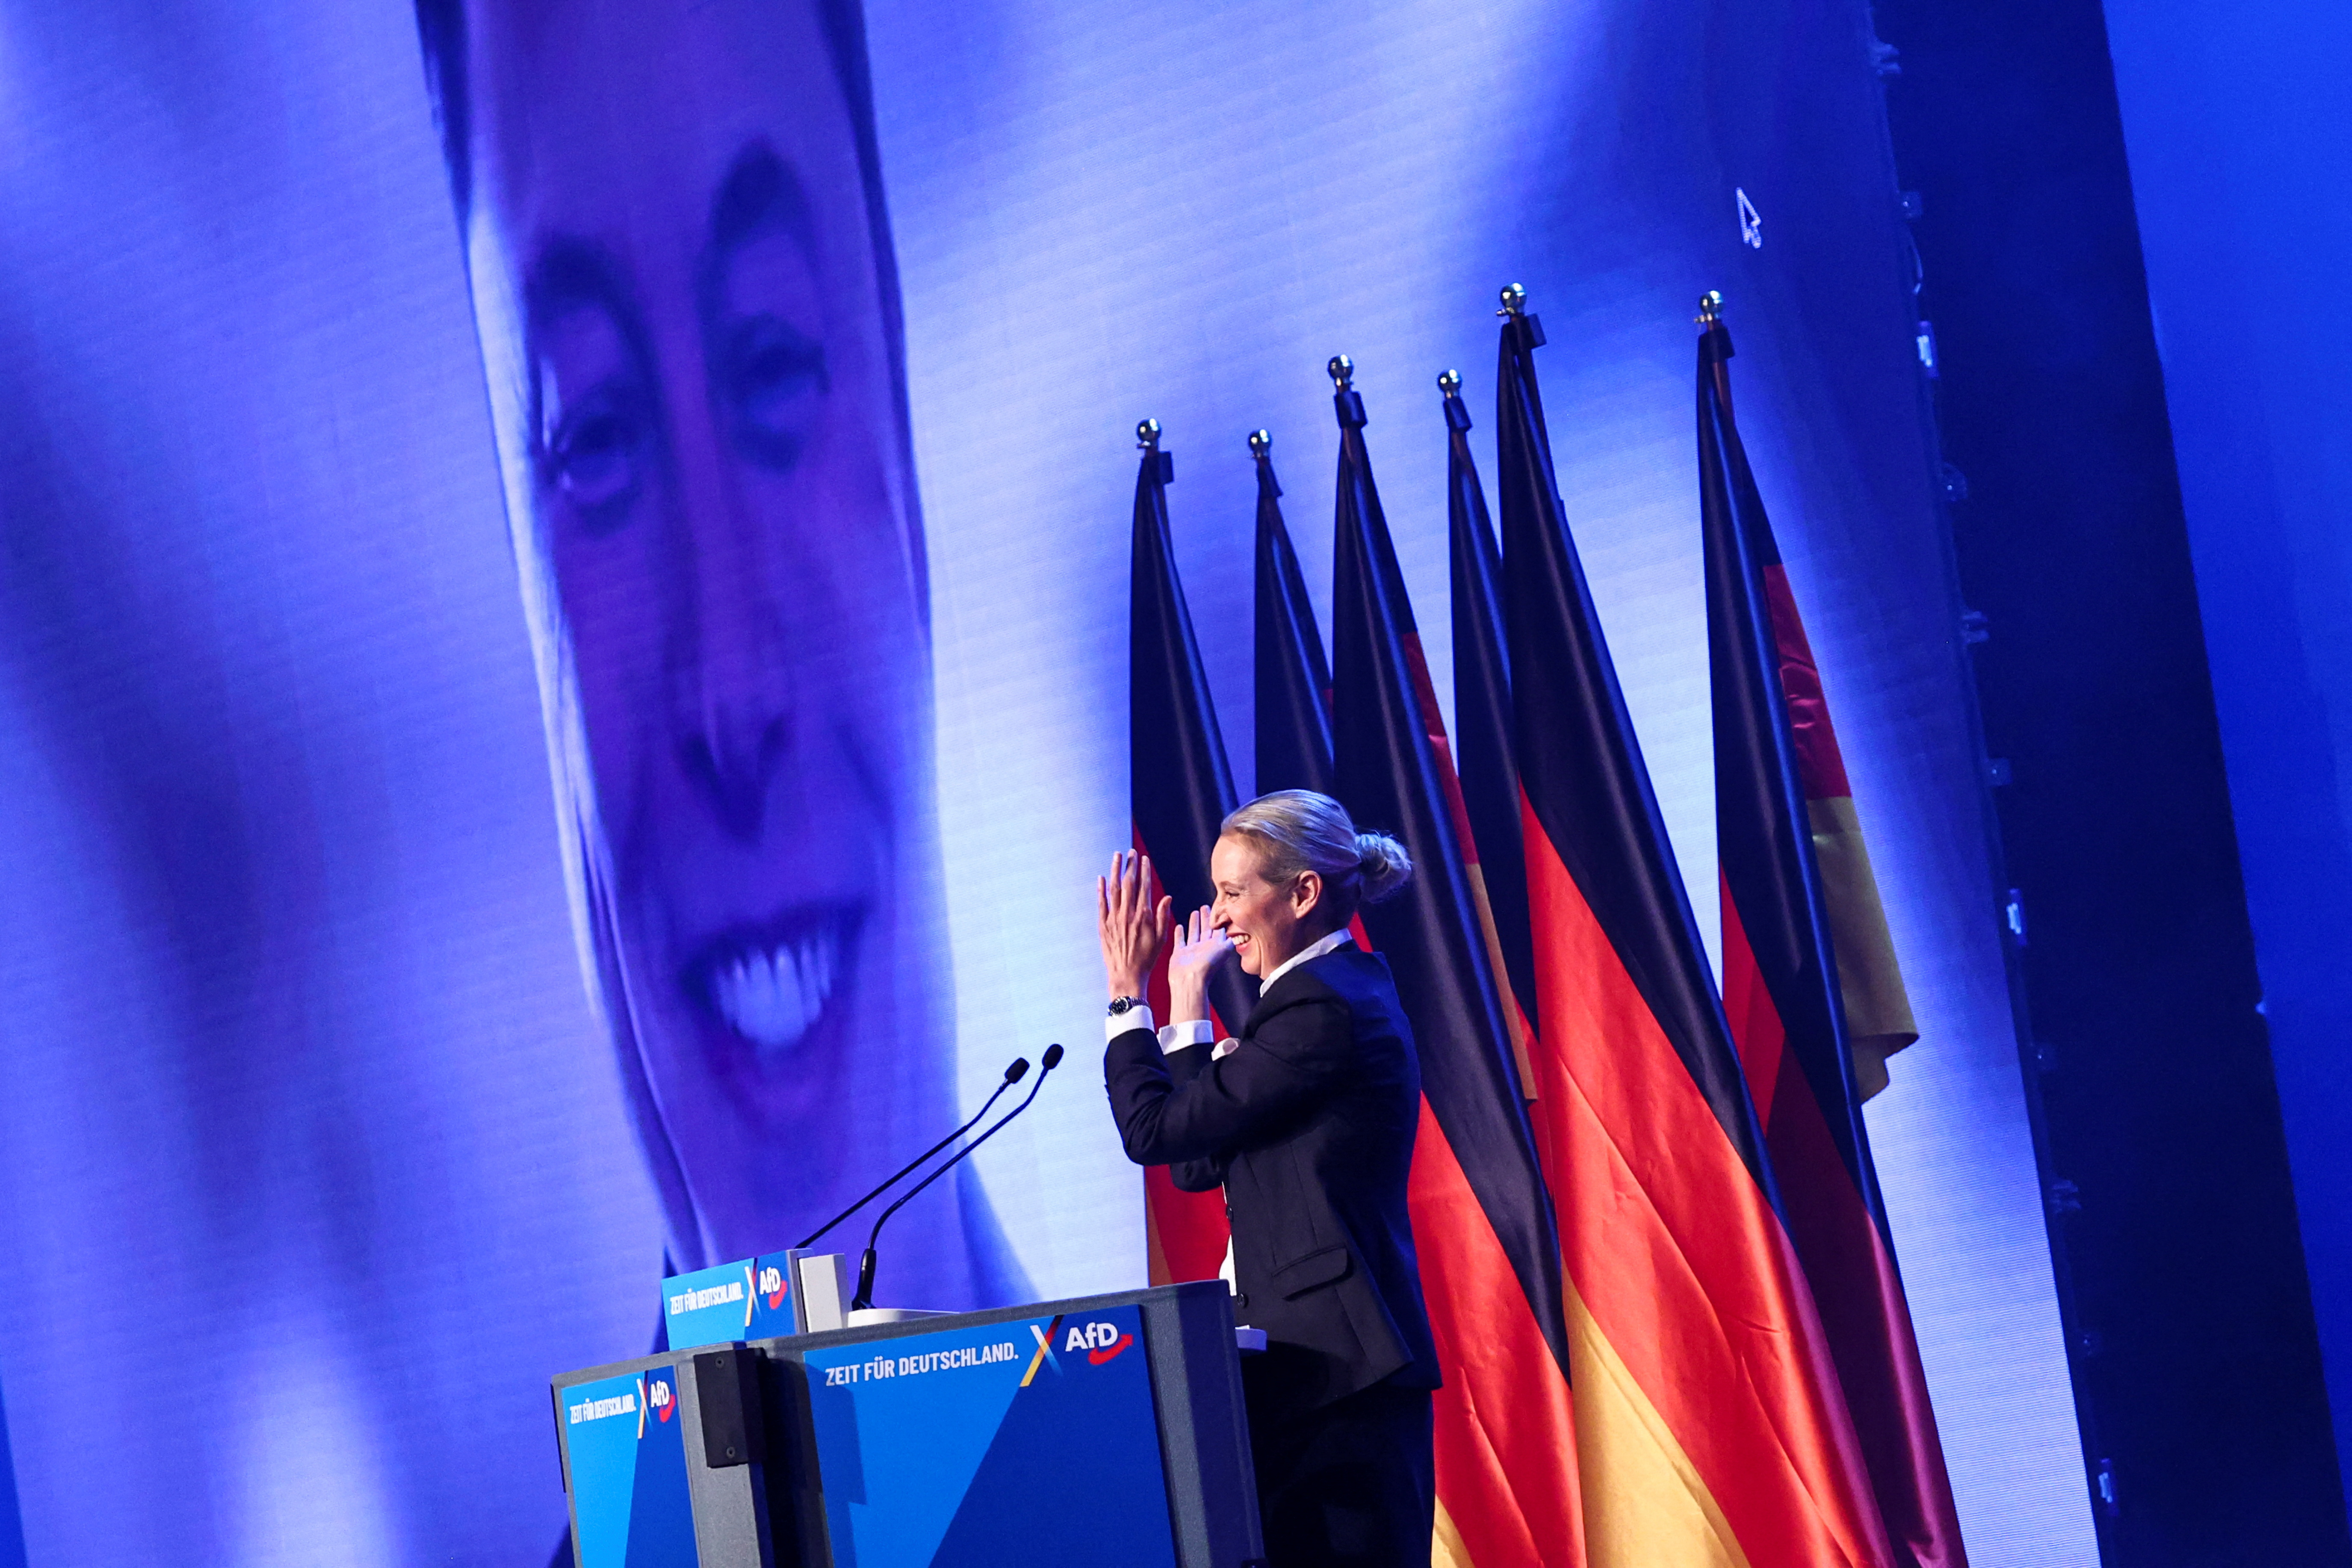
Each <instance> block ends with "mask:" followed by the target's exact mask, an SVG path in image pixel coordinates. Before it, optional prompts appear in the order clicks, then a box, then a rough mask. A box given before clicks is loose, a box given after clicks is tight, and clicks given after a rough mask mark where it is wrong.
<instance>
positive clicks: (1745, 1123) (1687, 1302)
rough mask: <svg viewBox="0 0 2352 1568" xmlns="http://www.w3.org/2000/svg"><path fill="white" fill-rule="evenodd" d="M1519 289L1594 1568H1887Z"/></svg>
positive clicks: (1555, 1099) (1530, 678)
mask: <svg viewBox="0 0 2352 1568" xmlns="http://www.w3.org/2000/svg"><path fill="white" fill-rule="evenodd" d="M1524 301H1525V295H1524V294H1523V293H1521V292H1520V291H1519V290H1517V289H1516V288H1514V289H1509V290H1506V293H1505V314H1506V321H1505V322H1504V326H1503V334H1502V345H1501V353H1500V356H1499V357H1500V370H1499V385H1498V386H1497V389H1496V405H1497V407H1496V456H1497V458H1498V469H1499V472H1498V474H1497V479H1496V494H1497V499H1498V501H1499V506H1500V510H1501V512H1502V524H1503V560H1504V562H1505V563H1506V564H1507V566H1508V568H1509V570H1508V571H1507V573H1506V574H1505V576H1504V579H1503V603H1504V611H1505V616H1506V621H1507V627H1508V634H1509V647H1510V658H1511V696H1512V706H1513V709H1514V712H1515V718H1516V721H1517V722H1516V724H1515V726H1514V729H1515V734H1514V739H1515V741H1516V742H1517V744H1516V747H1515V755H1516V757H1517V763H1518V768H1519V785H1520V803H1521V816H1520V826H1521V832H1522V835H1523V837H1524V840H1525V846H1526V853H1527V863H1528V906H1529V910H1530V913H1531V916H1532V921H1531V923H1532V929H1533V931H1534V945H1535V963H1536V992H1537V1034H1538V1047H1537V1050H1538V1054H1537V1058H1536V1071H1537V1077H1538V1083H1539V1089H1540V1093H1539V1097H1538V1099H1537V1100H1535V1101H1534V1102H1533V1106H1534V1114H1535V1118H1536V1121H1537V1126H1538V1146H1539V1147H1540V1148H1541V1150H1542V1152H1543V1154H1544V1159H1545V1171H1546V1174H1547V1175H1549V1178H1550V1182H1551V1190H1552V1193H1553V1195H1554V1198H1555V1201H1556V1202H1557V1204H1558V1205H1559V1224H1560V1235H1561V1242H1562V1248H1563V1254H1564V1256H1565V1258H1566V1260H1567V1269H1566V1272H1567V1277H1568V1310H1569V1315H1570V1362H1571V1365H1572V1366H1573V1368H1574V1371H1575V1389H1576V1424H1577V1436H1578V1442H1579V1447H1580V1455H1581V1458H1582V1460H1583V1478H1584V1489H1585V1514H1584V1517H1585V1531H1586V1540H1587V1543H1588V1547H1589V1551H1590V1556H1591V1562H1592V1563H1594V1564H1596V1565H1599V1568H1698V1565H1701V1564H1706V1565H1718V1564H1719V1565H1725V1568H1730V1565H1739V1568H1839V1565H1844V1564H1853V1565H1855V1568H1890V1565H1891V1557H1890V1554H1889V1551H1888V1548H1887V1544H1886V1536H1885V1530H1884V1529H1883V1528H1882V1526H1881V1525H1880V1523H1879V1521H1878V1515H1877V1510H1876V1508H1875V1507H1874V1504H1873V1502H1872V1500H1871V1495H1870V1486H1869V1480H1868V1478H1867V1476H1866V1474H1865V1472H1864V1466H1863V1461H1862V1458H1861V1455H1860V1454H1859V1452H1858V1451H1857V1448H1856V1445H1855V1442H1854V1438H1853V1429H1852V1427H1851V1426H1849V1425H1848V1423H1847V1419H1846V1414H1845V1409H1844V1406H1843V1402H1842V1400H1841V1399H1840V1397H1839V1394H1838V1387H1837V1374H1836V1373H1835V1371H1834V1369H1833V1368H1832V1365H1831V1363H1830V1358H1829V1352H1828V1349H1827V1347H1826V1346H1825V1345H1824V1344H1823V1342H1822V1331H1821V1324H1820V1321H1819V1320H1818V1319H1817V1318H1816V1316H1815V1314H1814V1310H1813V1305H1812V1299H1811V1294H1810V1293H1809V1292H1808V1291H1807V1289H1806V1287H1805V1280H1804V1276H1803V1273H1802V1271H1801V1268H1799V1266H1798V1263H1797V1258H1796V1254H1795V1249H1794V1248H1793V1247H1791V1245H1790V1241H1789V1237H1788V1234H1787V1232H1786V1230H1785V1229H1784V1228H1783V1226H1782V1224H1781V1219H1780V1213H1779V1210H1778V1206H1777V1203H1776V1194H1775V1193H1774V1190H1773V1183H1772V1175H1771V1171H1770V1167H1769V1164H1768V1163H1767V1162H1766V1158H1765V1153H1764V1147H1763V1140H1762V1135H1761V1133H1760V1131H1759V1128H1758V1126H1757V1121H1756V1115H1755V1112H1754V1110H1753V1109H1752V1108H1751V1106H1750V1104H1749V1101H1748V1088H1747V1084H1746V1082H1745V1081H1744V1079H1742V1078H1741V1076H1740V1069H1739V1058H1738V1055H1737V1053H1736V1052H1735V1051H1734V1049H1733V1047H1732V1042H1731V1036H1730V1030H1729V1028H1728V1027H1727V1026H1726V1024H1725V1022H1724V1016H1723V1008H1722V1005H1721V1004H1720V1003H1719V1002H1718V1001H1717V998H1716V994H1715V989H1714V986H1713V984H1712V983H1711V981H1710V978H1709V975H1708V973H1707V966H1706V956H1705V954H1704V952H1702V951H1701V948H1700V945H1699V939H1698V931H1697V927H1696V923H1695V922H1694V921H1693V919H1692V916H1691V911H1690V905H1689V900H1687V899H1686V898H1685V895H1684V892H1683V884H1682V879H1681V876H1680V875H1679V873H1678V872H1677V871H1676V869H1675V862H1674V854H1673V851H1672V849H1671V848H1670V847H1669V846H1668V844H1667V841H1666V835H1665V827H1664V823H1663V821H1662V820H1661V818H1660V817H1659V815H1658V807H1657V802H1656V799H1655V797H1654V795H1653V794H1652V792H1651V787H1650V779H1649V773H1648V772H1647V770H1646V769H1645V768H1644V767H1643V762H1642V754H1641V751H1640V748H1639V746H1638V744H1637V743H1636V742H1635V740H1634V736H1633V724H1632V722H1631V721H1630V720H1629V719H1628V717H1627V715H1626V710H1625V701H1624V697H1623V694H1622V691H1621V690H1620V689H1619V687H1618V684H1617V675H1616V671H1615V668H1613V667H1612V664H1611V663H1610V659H1609V651H1608V647H1607V645H1606V644H1605V643H1604V642H1603V640H1602V638H1601V625H1600V621H1599V618H1598V617H1597V616H1595V614H1594V613H1593V607H1592V598H1591V593H1590V592H1589V590H1588V589H1587V587H1586V584H1585V580H1584V572H1583V568H1582V566H1581V564H1580V563H1579V562H1578V560H1577V556H1576V551H1575V547H1574V545H1573V544H1572V543H1571V542H1570V539H1569V536H1568V531H1567V529H1566V527H1565V526H1564V522H1563V519H1562V515H1561V507H1560V504H1559V492H1558V490H1557V489H1556V488H1555V485H1554V482H1553V479H1552V464H1551V452H1550V446H1549V438H1548V437H1547V435H1546V432H1545V427H1544V421H1543V407H1542V401H1541V397H1540V395H1539V393H1538V389H1537V384H1536V374H1535V350H1536V348H1537V346H1538V344H1539V343H1540V342H1542V341H1543V340H1542V335H1541V331H1540V329H1539V327H1538V324H1537V322H1536V321H1535V319H1534V318H1533V317H1531V316H1528V315H1526V314H1525V313H1524V310H1523V307H1524Z"/></svg>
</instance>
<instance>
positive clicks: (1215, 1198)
mask: <svg viewBox="0 0 2352 1568" xmlns="http://www.w3.org/2000/svg"><path fill="white" fill-rule="evenodd" d="M1136 434H1137V436H1138V437H1139V438H1140V441H1141V445H1142V447H1143V461H1142V463H1141V465H1140V467H1139V468H1138V470H1137V472H1136V476H1135V536H1134V544H1133V552H1132V555H1131V557H1130V562H1131V565H1130V574H1129V587H1128V645H1127V647H1128V665H1127V689H1128V721H1127V731H1128V748H1127V750H1128V766H1129V784H1128V799H1129V805H1130V807H1131V811H1132V815H1133V817H1134V824H1135V847H1136V848H1137V849H1138V850H1139V851H1141V852H1142V853H1143V854H1145V855H1147V856H1149V857H1150V859H1151V869H1152V874H1153V878H1154V881H1155V883H1156V885H1155V887H1154V888H1153V889H1152V896H1153V897H1154V898H1155V899H1156V898H1158V897H1159V896H1160V894H1161V893H1165V894H1166V895H1167V896H1169V897H1170V898H1171V899H1173V900H1175V903H1176V908H1177V909H1178V910H1186V911H1189V910H1195V909H1198V908H1200V906H1202V904H1205V903H1207V902H1209V901H1210V887H1209V851H1210V850H1211V849H1213V848H1214V847H1216V842H1217V829H1218V827H1219V826H1220V825H1222V824H1223V822H1224V820H1225V816H1226V814H1227V813H1228V812H1230V811H1232V810H1233V809H1234V806H1235V805H1237V804H1239V803H1238V802H1236V801H1235V800H1234V772H1233V768H1232V766H1231V764H1229V763H1227V762H1226V761H1225V741H1224V735H1223V732H1222V731H1219V730H1218V728H1217V713H1216V708H1215V706H1214V704H1213V703H1212V702H1211V701H1210V700H1209V682H1208V678H1207V677H1206V676H1205V675H1204V674H1203V673H1202V669H1201V648H1200V644H1199V643H1198V642H1196V641H1195V640H1194V639H1193V637H1192V613H1191V612H1190V611H1189V610H1187V609H1186V608H1185V607H1184V587H1183V584H1181V583H1180V582H1178V581H1177V578H1176V561H1175V557H1174V555H1173V553H1172V552H1171V544H1170V541H1169V537H1168V486H1169V484H1170V483H1171V481H1173V479H1175V477H1176V465H1175V460H1174V458H1173V457H1172V455H1171V454H1170V453H1167V452H1163V451H1161V450H1160V422H1159V421H1158V420H1156V419H1147V420H1145V421H1144V422H1143V423H1142V424H1141V425H1139V426H1136ZM1150 1003H1151V1010H1152V1015H1153V1016H1155V1017H1157V1018H1160V1019H1165V1018H1166V1017H1167V1016H1168V965H1167V960H1166V957H1165V955H1162V958H1161V961H1160V966H1159V967H1158V968H1156V969H1155V970H1153V971H1152V974H1151V995H1150ZM1209 1005H1210V1006H1211V1008H1212V1009H1213V1011H1214V1012H1215V1013H1216V1015H1217V1022H1218V1026H1219V1029H1220V1031H1221V1032H1223V1033H1228V1034H1229V1033H1232V1032H1234V1031H1235V1030H1238V1029H1239V1028H1240V1027H1241V1026H1242V1024H1243V1021H1244V1019H1246V1018H1247V1017H1248V1016H1249V993H1248V990H1247V988H1246V985H1245V984H1244V976H1243V975H1241V974H1240V973H1237V972H1236V971H1235V970H1234V966H1233V965H1231V964H1227V965H1225V966H1224V971H1223V973H1221V974H1219V975H1217V976H1216V977H1215V978H1214V979H1213V980H1212V981H1211V983H1210V990H1209ZM1143 1193H1144V1218H1145V1225H1146V1226H1147V1231H1148V1237H1149V1246H1150V1259H1151V1282H1152V1283H1153V1284H1155V1285H1165V1284H1169V1283H1171V1282H1173V1281H1177V1280H1182V1279H1214V1278H1216V1275H1217V1270H1218V1268H1219V1267H1220V1266H1221V1265H1222V1264H1223V1262H1224V1257H1225V1244H1226V1241H1227V1238H1228V1234H1229V1233H1228V1231H1227V1228H1226V1225H1225V1205H1224V1200H1223V1195H1222V1194H1217V1193H1185V1192H1180V1191H1178V1190H1177V1188H1176V1184H1175V1183H1174V1182H1173V1181H1171V1180H1170V1178H1169V1174H1168V1167H1166V1166H1165V1165H1153V1166H1150V1167H1148V1168H1146V1170H1145V1171H1144V1173H1143Z"/></svg>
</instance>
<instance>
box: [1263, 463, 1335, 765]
mask: <svg viewBox="0 0 2352 1568" xmlns="http://www.w3.org/2000/svg"><path fill="white" fill-rule="evenodd" d="M1249 445H1250V456H1251V457H1253V458H1255V459H1256V460H1257V647H1256V656H1257V657H1256V661H1255V668H1256V677H1257V686H1256V690H1257V793H1258V794H1260V795H1271V794H1273V793H1274V792H1275V791H1276V790H1278V789H1311V790H1313V791H1314V792H1315V793H1316V794H1318V795H1332V796H1334V797H1335V798H1336V797H1337V794H1338V792H1337V790H1336V789H1335V788H1334V787H1333V784H1332V782H1331V667H1330V664H1329V662H1328V661H1327V660H1326V659H1325V658H1324V657H1323V634H1322V633H1321V632H1320V631H1318V630H1317V629H1316V626H1315V605H1314V602H1313V601H1312V600H1310V599H1308V598H1307V575H1306V574H1305V573H1303V572H1301V571H1300V570H1299V569H1298V552H1297V551H1296V550H1294V549H1292V548H1291V544H1290V530H1289V529H1288V528H1286V527H1285V526H1284V525H1283V521H1282V484H1281V482H1280V481H1279V480H1277V479H1276V478H1275V477H1274V437H1271V436H1269V435H1267V434H1266V432H1265V431H1263V430H1258V431H1255V432H1253V433H1252V434H1251V436H1250V439H1249Z"/></svg>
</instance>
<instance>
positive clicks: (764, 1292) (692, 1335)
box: [662, 1252, 800, 1351]
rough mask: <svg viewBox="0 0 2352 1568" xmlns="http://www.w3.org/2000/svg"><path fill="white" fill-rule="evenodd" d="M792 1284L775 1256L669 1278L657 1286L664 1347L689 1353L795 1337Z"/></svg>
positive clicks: (786, 1267) (785, 1266) (783, 1264)
mask: <svg viewBox="0 0 2352 1568" xmlns="http://www.w3.org/2000/svg"><path fill="white" fill-rule="evenodd" d="M792 1279H793V1271H792V1268H791V1267H790V1266H789V1260H788V1259H787V1258H786V1257H785V1255H784V1254H782V1253H781V1252H771V1253H763V1254H761V1256H760V1257H758V1258H741V1259H740V1260H738V1261H736V1262H733V1263H721V1264H718V1265H716V1266H714V1267H712V1268H698V1269H696V1270H695V1271H694V1272H693V1273H691V1274H677V1275H672V1276H671V1277H670V1278H669V1279H665V1280H663V1281H662V1321H663V1323H664V1324H666V1325H667V1327H668V1330H669V1348H670V1349H672V1350H674V1351H690V1350H694V1349H696V1348H698V1346H702V1345H723V1344H726V1343H728V1342H730V1341H734V1340H764V1339H773V1338H778V1337H781V1336H782V1335H784V1334H796V1333H798V1332H800V1326H799V1324H797V1323H796V1322H794V1321H793V1299H792V1296H793V1292H792Z"/></svg>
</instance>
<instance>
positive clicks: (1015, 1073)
mask: <svg viewBox="0 0 2352 1568" xmlns="http://www.w3.org/2000/svg"><path fill="white" fill-rule="evenodd" d="M1056 1048H1058V1047H1056ZM1028 1076H1029V1058H1027V1057H1014V1058H1013V1065H1012V1066H1011V1067H1009V1068H1005V1069H1004V1081H1003V1083H1000V1084H998V1085H997V1086H996V1092H995V1093H994V1094H992V1095H990V1096H989V1097H988V1100H987V1103H986V1104H983V1105H982V1107H981V1108H980V1110H979V1111H978V1113H977V1114H975V1115H974V1116H973V1117H972V1119H971V1121H967V1122H965V1123H964V1124H963V1125H962V1126H961V1127H959V1128H957V1129H956V1130H955V1131H952V1132H950V1133H949V1134H948V1135H947V1136H946V1137H944V1138H942V1139H940V1141H939V1142H936V1143H934V1144H932V1145H931V1146H930V1147H929V1148H928V1149H926V1150H924V1151H923V1152H921V1153H919V1154H918V1155H916V1156H915V1157H914V1158H913V1159H911V1160H909V1161H908V1162H907V1163H905V1164H903V1165H901V1166H899V1167H898V1169H897V1170H896V1171H893V1172H892V1173H890V1179H889V1180H888V1181H887V1182H884V1183H883V1184H881V1185H880V1186H878V1187H876V1188H875V1189H874V1190H873V1191H872V1192H870V1193H868V1194H866V1195H865V1196H864V1197H862V1198H860V1199H858V1200H857V1201H856V1203H854V1204H852V1205H849V1206H848V1207H847V1208H845V1209H844V1210H842V1211H841V1212H840V1213H839V1214H837V1215H834V1216H833V1217H832V1218H831V1219H829V1220H827V1221H825V1222H824V1224H823V1225H821V1226H817V1227H816V1228H815V1229H814V1230H813V1231H811V1232H809V1234H808V1235H807V1236H806V1237H803V1238H802V1240H801V1244H800V1246H799V1247H795V1248H793V1250H794V1251H796V1252H798V1251H805V1250H806V1249H807V1247H808V1244H809V1243H810V1242H812V1241H814V1240H815V1239H816V1238H817V1237H821V1236H823V1235H824V1233H825V1232H826V1231H828V1230H831V1229H832V1228H833V1227H834V1226H837V1225H839V1224H840V1223H841V1222H842V1221H843V1220H845V1219H847V1218H848V1217H849V1216H850V1215H854V1214H856V1212H857V1211H858V1210H859V1209H862V1208H864V1207H865V1206H866V1205H867V1204H870V1203H872V1202H873V1201H874V1200H875V1199H876V1198H878V1197H880V1196H881V1195H882V1194H884V1193H886V1192H888V1191H889V1190H890V1189H891V1188H892V1187H893V1186H895V1185H897V1184H898V1183H899V1182H900V1181H901V1180H903V1179H904V1178H905V1177H906V1175H907V1173H908V1172H909V1171H912V1170H913V1169H914V1168H915V1167H916V1166H918V1165H919V1164H921V1163H923V1162H924V1161H926V1160H928V1159H929V1158H930V1157H931V1156H932V1155H934V1154H936V1153H938V1152H940V1150H942V1149H944V1148H946V1147H947V1146H948V1145H949V1144H950V1143H952V1142H955V1141H956V1140H957V1139H959V1138H961V1137H962V1136H963V1135H964V1134H965V1133H967V1132H969V1131H971V1130H972V1129H973V1128H974V1127H976V1126H978V1125H979V1124H980V1119H981V1117H982V1116H985V1115H987V1114H988V1108H989V1106H992V1105H994V1104H995V1103H996V1102H997V1101H998V1100H1002V1099H1003V1098H1004V1091H1005V1090H1006V1089H1011V1088H1012V1087H1013V1085H1014V1084H1016V1083H1019V1082H1020V1081H1021V1080H1022V1079H1024V1078H1026V1077H1028ZM1037 1081H1038V1082H1040V1083H1043V1082H1045V1079H1042V1078H1041V1079H1038V1080H1037ZM917 1190H918V1191H920V1190H921V1189H919V1188H918V1189H917Z"/></svg>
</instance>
